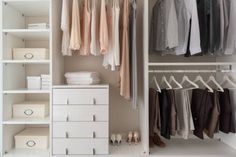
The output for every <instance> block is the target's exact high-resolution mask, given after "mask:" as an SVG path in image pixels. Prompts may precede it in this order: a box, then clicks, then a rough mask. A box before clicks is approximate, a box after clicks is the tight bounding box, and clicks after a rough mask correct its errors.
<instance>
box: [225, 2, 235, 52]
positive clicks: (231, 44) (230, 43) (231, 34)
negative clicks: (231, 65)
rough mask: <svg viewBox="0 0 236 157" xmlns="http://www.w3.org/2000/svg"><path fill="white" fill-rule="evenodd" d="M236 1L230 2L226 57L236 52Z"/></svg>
mask: <svg viewBox="0 0 236 157" xmlns="http://www.w3.org/2000/svg"><path fill="white" fill-rule="evenodd" d="M235 8H236V1H235V0H231V1H230V13H229V28H228V34H227V42H226V50H225V53H224V54H226V55H232V54H234V53H235V52H236V29H235V28H236V9H235Z"/></svg>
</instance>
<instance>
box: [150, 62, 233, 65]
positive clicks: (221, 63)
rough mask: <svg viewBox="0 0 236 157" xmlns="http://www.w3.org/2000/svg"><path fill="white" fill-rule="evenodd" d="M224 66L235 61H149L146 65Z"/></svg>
mask: <svg viewBox="0 0 236 157" xmlns="http://www.w3.org/2000/svg"><path fill="white" fill-rule="evenodd" d="M217 65H221V66H226V65H236V62H212V63H211V62H190V63H186V62H169V63H168V62H163V63H161V62H159V63H156V62H150V63H148V66H217Z"/></svg>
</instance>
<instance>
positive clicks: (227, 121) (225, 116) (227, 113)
mask: <svg viewBox="0 0 236 157" xmlns="http://www.w3.org/2000/svg"><path fill="white" fill-rule="evenodd" d="M220 108H221V113H220V131H222V132H224V133H227V134H228V133H230V132H232V133H236V129H235V124H234V117H233V110H232V104H231V99H230V91H229V89H224V92H222V93H220Z"/></svg>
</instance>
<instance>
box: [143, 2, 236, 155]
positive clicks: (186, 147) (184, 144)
mask: <svg viewBox="0 0 236 157" xmlns="http://www.w3.org/2000/svg"><path fill="white" fill-rule="evenodd" d="M155 2H156V0H146V1H144V18H143V23H144V28H143V30H144V32H143V34H144V37H143V43H144V104H145V105H144V106H145V107H144V108H145V109H144V111H145V120H146V121H145V123H146V125H145V127H144V128H148V114H149V112H148V110H149V109H148V104H149V94H148V93H149V87H150V84H151V81H150V80H151V78H152V76H153V75H155V76H157V77H159V78H158V79H161V77H162V76H163V75H165V76H169V75H170V74H166V73H165V74H163V75H162V74H153V73H149V70H171V69H173V70H178V69H180V70H196V69H202V70H206V69H214V70H216V68H219V67H221V68H223V69H224V68H228V67H229V66H231V67H232V70H235V65H236V56H229V57H214V56H194V57H190V58H185V57H181V56H170V55H167V56H161V55H157V54H155V53H154V54H150V52H149V30H150V23H151V22H150V21H151V15H152V9H153V6H154V4H155ZM172 75H175V74H174V73H172ZM189 75H193V76H190V77H195V76H196V74H189ZM201 75H206V77H208V76H209V75H210V74H209V75H208V74H201ZM231 75H232V76H233V77H234V78H235V74H234V73H232V74H231ZM182 76H183V74H180V76H179V75H178V74H176V78H178V79H181V78H182ZM215 76H216V77H217V79H219V80H220V78H221V77H222V75H221V74H220V73H217V74H216V75H215ZM204 77H205V76H204ZM235 97H236V95H235ZM146 134H147V135H148V132H146ZM146 138H147V139H148V137H146ZM162 139H164V138H162ZM164 141H165V142H166V144H167V147H166V148H164V149H161V148H158V147H154V148H149V147H148V146H147V147H146V150H147V152H150V156H173V155H174V156H183V155H187V156H235V155H236V135H235V134H227V135H226V134H222V133H220V134H219V135H218V136H217V139H213V140H211V139H207V138H205V140H199V139H197V138H196V137H191V138H190V139H189V140H183V139H181V138H178V137H177V138H172V139H171V140H164ZM147 143H148V142H147Z"/></svg>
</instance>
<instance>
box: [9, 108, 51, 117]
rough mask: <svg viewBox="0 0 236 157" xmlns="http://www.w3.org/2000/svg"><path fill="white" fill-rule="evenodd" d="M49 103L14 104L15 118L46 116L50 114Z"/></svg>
mask: <svg viewBox="0 0 236 157" xmlns="http://www.w3.org/2000/svg"><path fill="white" fill-rule="evenodd" d="M48 114H49V110H48V105H47V106H46V105H14V106H13V117H14V118H44V117H46V116H48Z"/></svg>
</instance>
